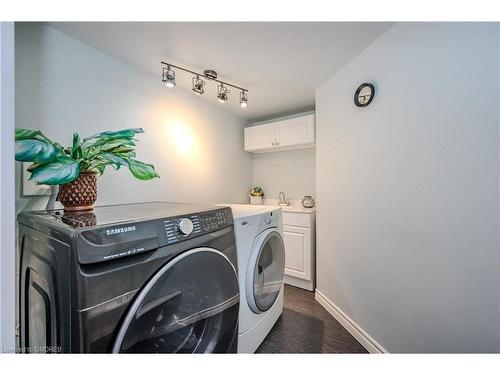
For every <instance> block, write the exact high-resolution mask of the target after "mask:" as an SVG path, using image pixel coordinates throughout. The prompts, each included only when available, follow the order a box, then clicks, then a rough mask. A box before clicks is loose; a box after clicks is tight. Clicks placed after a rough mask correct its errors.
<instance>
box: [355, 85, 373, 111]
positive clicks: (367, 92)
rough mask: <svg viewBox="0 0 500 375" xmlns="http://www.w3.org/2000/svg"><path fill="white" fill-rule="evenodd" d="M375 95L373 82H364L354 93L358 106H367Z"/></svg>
mask: <svg viewBox="0 0 500 375" xmlns="http://www.w3.org/2000/svg"><path fill="white" fill-rule="evenodd" d="M374 96H375V87H374V86H373V85H372V84H371V83H363V84H362V85H360V86H359V87H358V89H357V90H356V93H355V94H354V104H356V105H357V106H358V107H366V106H367V105H368V104H370V103H371V102H372V100H373V97H374Z"/></svg>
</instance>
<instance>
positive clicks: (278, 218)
mask: <svg viewBox="0 0 500 375" xmlns="http://www.w3.org/2000/svg"><path fill="white" fill-rule="evenodd" d="M229 206H230V207H231V209H232V212H233V217H234V227H235V234H236V246H237V251H238V269H239V280H240V314H239V316H240V322H239V334H238V352H239V353H253V352H255V350H257V348H258V347H259V345H260V344H261V343H262V341H264V339H265V338H266V336H267V335H268V334H269V332H270V331H271V329H272V327H273V326H274V324H275V323H276V321H277V320H278V318H279V317H280V315H281V313H282V312H283V275H284V271H285V246H284V242H283V218H282V212H281V208H277V207H274V206H252V205H229Z"/></svg>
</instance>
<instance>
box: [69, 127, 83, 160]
mask: <svg viewBox="0 0 500 375" xmlns="http://www.w3.org/2000/svg"><path fill="white" fill-rule="evenodd" d="M80 146H81V142H80V136H79V135H78V133H73V147H71V157H72V158H73V159H80V158H81V157H82V148H81V147H80Z"/></svg>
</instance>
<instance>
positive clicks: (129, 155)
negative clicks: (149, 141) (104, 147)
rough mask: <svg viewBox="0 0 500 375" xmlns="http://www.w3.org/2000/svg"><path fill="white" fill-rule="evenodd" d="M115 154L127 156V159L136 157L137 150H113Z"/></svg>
mask: <svg viewBox="0 0 500 375" xmlns="http://www.w3.org/2000/svg"><path fill="white" fill-rule="evenodd" d="M113 154H116V155H118V156H120V157H122V158H125V159H131V158H135V156H136V155H135V151H116V150H115V151H113Z"/></svg>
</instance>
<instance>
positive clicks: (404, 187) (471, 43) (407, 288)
mask: <svg viewBox="0 0 500 375" xmlns="http://www.w3.org/2000/svg"><path fill="white" fill-rule="evenodd" d="M498 48H499V44H498V29H497V25H496V24H452V23H448V24H440V23H434V24H431V23H428V24H397V25H395V26H394V27H393V28H391V29H390V30H389V31H387V32H386V33H385V34H384V35H382V36H381V37H380V38H379V39H378V40H376V41H375V42H374V43H373V44H372V45H371V46H369V47H368V48H367V49H366V50H365V51H363V52H362V53H361V54H360V55H358V56H357V57H356V58H355V59H354V60H353V61H351V62H350V63H349V64H348V65H347V66H345V67H344V68H343V69H342V70H340V71H339V72H338V73H336V74H335V75H334V76H333V77H331V78H330V79H329V80H328V81H326V82H325V83H324V84H323V85H322V86H321V87H319V88H318V90H317V93H316V124H317V148H316V150H317V155H316V176H317V178H316V187H317V198H318V199H317V200H318V212H317V215H318V216H317V229H318V234H317V252H318V254H317V259H318V262H317V266H318V280H317V281H318V290H320V291H321V292H322V293H323V294H324V295H326V296H327V298H329V299H330V300H331V301H332V302H333V303H334V304H336V305H337V306H338V307H339V308H340V309H342V310H343V311H344V312H345V313H346V314H347V315H348V316H349V317H351V318H352V319H353V320H354V321H355V322H356V323H357V324H359V325H360V326H361V327H362V328H363V329H364V330H365V331H366V332H367V333H368V334H369V335H371V336H372V337H373V338H374V339H375V340H376V341H377V342H378V343H379V344H381V345H382V346H383V347H385V348H386V349H387V350H388V351H390V352H499V351H500V311H499V310H500V300H499V298H500V287H499V273H500V263H499V262H500V257H499V217H498V216H499V212H498V208H499V195H498V194H499V132H498V127H499V96H498V89H499V76H498V75H499V73H498V72H499V68H498ZM362 82H373V83H375V86H376V89H377V94H376V97H375V99H374V101H373V103H372V104H371V105H370V106H369V107H367V108H364V109H359V108H357V107H355V106H354V104H353V99H352V98H353V93H354V91H355V90H356V88H357V86H358V85H359V84H360V83H362Z"/></svg>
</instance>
